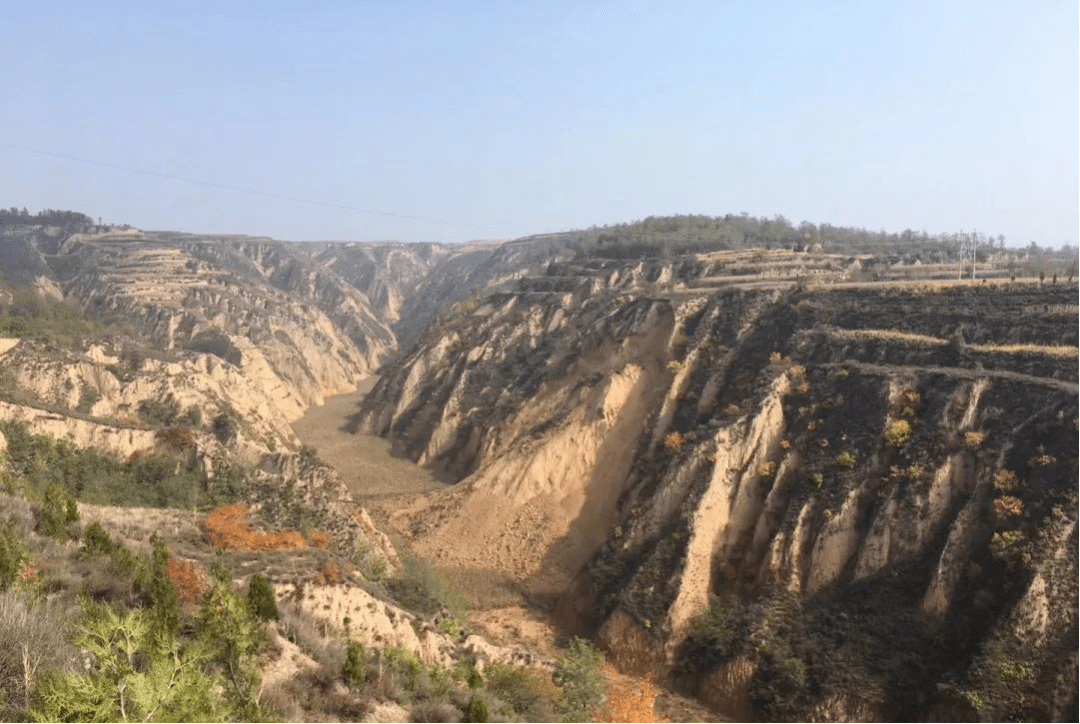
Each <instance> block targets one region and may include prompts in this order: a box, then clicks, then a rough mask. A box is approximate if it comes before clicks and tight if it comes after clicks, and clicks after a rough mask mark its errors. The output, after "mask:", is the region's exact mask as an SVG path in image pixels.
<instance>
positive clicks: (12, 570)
mask: <svg viewBox="0 0 1080 724" xmlns="http://www.w3.org/2000/svg"><path fill="white" fill-rule="evenodd" d="M29 560H30V552H29V551H28V550H27V548H26V544H25V543H24V542H23V539H22V536H20V535H19V534H18V532H17V531H16V530H15V526H14V525H13V524H12V523H11V522H8V523H5V524H4V525H3V526H0V591H6V590H8V589H9V588H11V586H12V585H14V584H15V581H16V580H18V578H19V572H20V571H21V570H22V567H23V564H24V563H27V562H29Z"/></svg>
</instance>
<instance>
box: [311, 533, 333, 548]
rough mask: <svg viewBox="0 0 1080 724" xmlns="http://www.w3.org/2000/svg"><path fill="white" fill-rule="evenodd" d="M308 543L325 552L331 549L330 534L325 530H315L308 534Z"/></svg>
mask: <svg viewBox="0 0 1080 724" xmlns="http://www.w3.org/2000/svg"><path fill="white" fill-rule="evenodd" d="M308 543H309V544H310V545H311V546H312V547H314V548H322V549H323V550H325V549H327V548H329V547H330V534H329V533H327V532H326V531H325V530H313V531H311V533H309V534H308Z"/></svg>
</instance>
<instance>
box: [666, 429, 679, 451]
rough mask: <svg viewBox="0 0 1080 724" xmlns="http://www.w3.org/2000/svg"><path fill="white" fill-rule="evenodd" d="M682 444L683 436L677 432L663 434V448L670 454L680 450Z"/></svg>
mask: <svg viewBox="0 0 1080 724" xmlns="http://www.w3.org/2000/svg"><path fill="white" fill-rule="evenodd" d="M682 446H683V436H682V435H681V434H680V433H679V432H677V431H675V432H669V433H668V434H667V435H664V448H665V449H666V450H667V451H668V452H669V453H671V454H672V455H674V454H675V453H677V452H679V451H680V450H682Z"/></svg>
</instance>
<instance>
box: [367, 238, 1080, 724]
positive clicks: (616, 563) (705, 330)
mask: <svg viewBox="0 0 1080 724" xmlns="http://www.w3.org/2000/svg"><path fill="white" fill-rule="evenodd" d="M798 257H799V255H793V254H788V253H782V252H772V253H767V254H763V253H760V252H759V253H757V254H756V255H748V254H746V253H741V252H731V253H726V254H725V253H719V254H711V255H698V256H694V257H685V258H680V259H676V260H668V261H664V260H642V261H616V260H595V261H588V260H579V261H577V262H563V263H552V264H550V265H549V266H548V268H547V270H546V273H544V274H542V275H535V276H528V277H525V278H522V279H520V280H519V281H518V282H517V284H516V286H515V287H514V288H513V289H512V290H510V291H504V292H499V293H495V294H491V295H489V296H487V297H484V298H481V299H478V300H475V301H473V300H467V302H466V303H459V304H458V306H457V307H456V309H455V311H454V313H446V314H444V315H443V316H442V317H441V318H440V320H439V321H438V322H437V323H436V324H434V325H433V326H432V327H431V328H429V330H428V331H427V332H426V333H425V334H424V336H423V337H422V338H421V339H420V340H419V341H418V343H417V344H416V346H415V347H414V348H413V349H412V350H411V351H410V352H409V353H408V354H406V355H404V356H403V357H402V358H401V359H400V360H399V361H398V362H397V363H396V364H395V365H393V366H392V367H391V368H390V369H389V370H388V371H387V373H386V374H385V375H384V376H383V378H382V379H381V380H380V382H379V384H378V385H377V386H376V388H375V389H374V390H373V392H372V393H371V394H370V395H369V396H368V398H367V400H366V401H365V403H364V406H363V409H362V412H361V419H360V423H361V425H362V427H363V428H364V429H366V430H369V431H371V432H373V433H375V434H378V435H383V436H386V437H388V438H389V439H390V440H391V441H392V443H393V445H394V446H395V448H396V449H397V450H398V452H399V454H402V455H404V456H407V457H409V458H411V459H413V460H416V461H418V462H421V463H424V464H427V465H429V466H431V467H432V468H433V469H434V470H435V471H437V472H438V473H439V474H440V475H442V476H443V477H444V478H445V479H446V480H447V481H460V482H458V484H457V485H455V486H453V487H452V488H450V489H448V490H447V491H445V492H442V493H439V494H435V495H429V496H425V497H423V498H422V499H417V500H415V501H412V502H411V503H410V504H408V505H403V506H401V508H400V509H399V510H398V511H397V512H396V513H395V516H396V518H395V520H396V522H397V524H398V526H399V527H400V528H401V529H402V530H406V531H408V532H409V533H410V534H411V535H412V536H413V537H414V539H415V542H416V545H417V547H418V550H420V551H421V552H423V553H425V554H427V555H429V556H431V557H433V558H434V559H435V560H436V561H439V562H440V563H441V564H442V565H444V566H447V567H451V568H453V567H459V568H462V569H473V568H488V569H493V570H495V571H497V572H498V573H499V574H500V575H501V576H502V577H503V578H504V580H506V581H508V582H512V583H513V585H517V586H520V587H521V588H522V590H524V591H525V592H526V594H527V595H528V596H529V598H530V599H531V600H532V601H534V602H535V603H538V604H540V605H544V606H550V607H552V608H553V609H554V611H555V613H556V615H557V617H558V618H559V620H560V621H561V623H562V624H563V626H564V627H565V628H566V629H567V630H570V631H574V632H578V633H582V634H588V635H591V636H593V637H595V638H596V639H597V640H598V641H599V642H600V643H601V644H602V645H603V646H604V647H605V648H606V649H607V650H608V652H609V654H610V655H611V656H612V658H613V659H614V660H615V661H616V662H617V663H618V664H619V665H620V667H622V668H623V669H624V670H627V671H632V672H635V673H638V674H654V675H658V676H661V677H663V678H666V679H667V680H669V681H670V682H672V683H673V684H674V685H676V686H678V687H681V688H683V689H685V690H688V691H691V692H693V693H695V694H696V695H698V696H699V697H701V698H702V699H703V700H705V701H706V702H709V703H710V704H711V705H712V706H714V707H715V708H716V709H717V710H718V711H720V712H721V713H723V714H726V715H728V716H734V717H740V718H745V717H750V716H762V717H770V718H809V719H813V720H817V719H866V718H889V719H892V718H914V719H925V718H935V719H940V718H954V717H959V718H973V717H978V716H986V715H991V716H1021V717H1026V718H1031V717H1036V718H1066V719H1067V718H1069V717H1070V716H1071V715H1075V711H1076V675H1077V674H1076V665H1077V655H1076V646H1075V641H1076V636H1077V630H1076V621H1077V534H1076V518H1077V512H1076V510H1077V465H1078V463H1077V443H1076V440H1077V415H1078V410H1077V304H1076V300H1077V289H1076V285H1075V284H1074V283H1070V284H1050V283H1045V284H1038V283H1033V282H1032V283H1029V282H1008V281H1005V280H994V281H992V282H975V283H972V282H956V281H925V282H918V283H916V282H884V283H877V284H870V283H850V282H845V281H844V279H843V276H842V275H843V274H844V273H845V269H846V270H848V271H850V268H851V263H852V260H850V259H842V258H835V257H834V258H830V257H828V255H818V256H816V257H811V255H804V258H805V263H804V264H802V266H801V267H800V266H798V264H795V263H794V262H798V260H799V259H798ZM814 268H816V269H818V271H817V272H814V271H813V270H812V269H814ZM796 276H797V278H792V279H791V280H790V281H789V280H787V279H785V277H796ZM827 282H832V283H827ZM1050 692H1052V693H1050Z"/></svg>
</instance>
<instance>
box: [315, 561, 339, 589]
mask: <svg viewBox="0 0 1080 724" xmlns="http://www.w3.org/2000/svg"><path fill="white" fill-rule="evenodd" d="M319 578H320V579H322V581H323V582H325V583H329V584H330V585H331V586H336V585H337V584H339V583H341V569H340V568H338V565H337V563H334V562H333V561H323V562H322V563H320V564H319Z"/></svg>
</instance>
